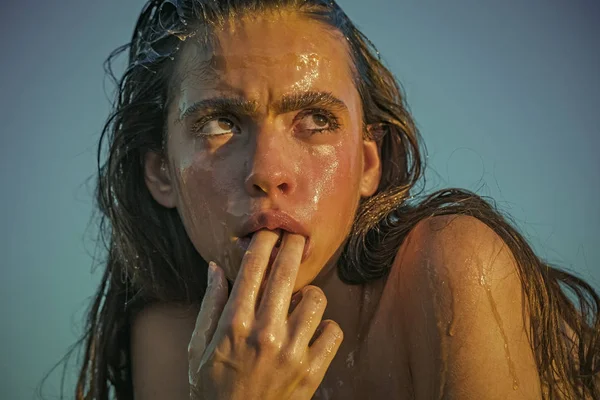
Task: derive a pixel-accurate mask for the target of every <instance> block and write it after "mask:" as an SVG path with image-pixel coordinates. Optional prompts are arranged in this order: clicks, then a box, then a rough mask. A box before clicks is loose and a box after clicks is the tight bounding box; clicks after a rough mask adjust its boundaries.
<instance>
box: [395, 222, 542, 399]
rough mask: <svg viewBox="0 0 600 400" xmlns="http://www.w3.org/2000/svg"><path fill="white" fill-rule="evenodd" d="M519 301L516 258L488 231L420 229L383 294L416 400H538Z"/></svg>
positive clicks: (451, 226) (473, 226)
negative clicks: (446, 399)
mask: <svg viewBox="0 0 600 400" xmlns="http://www.w3.org/2000/svg"><path fill="white" fill-rule="evenodd" d="M522 294H523V291H522V284H521V280H520V277H519V273H518V268H517V264H516V261H515V258H514V257H513V254H512V252H511V251H510V249H509V247H508V246H507V244H506V243H505V242H504V241H503V240H502V238H501V237H500V236H499V235H498V234H496V233H495V232H494V230H492V229H491V228H490V227H488V226H487V225H486V224H484V223H483V222H481V221H480V220H478V219H476V218H473V217H470V216H463V215H448V216H439V217H432V218H428V219H425V220H423V221H421V222H420V223H419V224H417V226H415V228H414V229H413V230H412V231H411V232H410V233H409V235H408V237H407V238H406V240H405V242H404V243H403V245H402V246H401V247H400V248H399V249H398V253H397V256H396V260H395V261H394V264H393V267H392V271H391V273H390V276H389V278H388V282H387V285H386V289H385V293H384V299H385V300H384V301H385V302H387V303H388V304H393V306H394V307H392V308H388V309H393V310H395V311H394V312H396V313H397V316H398V317H399V318H396V319H395V321H396V322H394V323H397V324H400V325H401V328H400V329H402V330H403V335H402V336H403V337H404V338H405V339H404V340H405V341H406V343H405V345H406V348H407V349H409V350H408V358H409V360H408V363H409V366H410V370H411V375H412V376H413V387H414V390H415V396H416V397H415V398H416V399H421V398H423V399H426V398H438V397H444V396H448V397H449V398H465V399H469V398H486V399H496V398H497V399H529V398H539V393H540V392H539V377H538V375H537V368H536V365H535V361H534V358H533V352H532V349H531V346H530V344H529V340H528V336H527V332H528V329H529V328H528V317H527V316H528V314H527V312H526V309H527V308H526V307H525V304H524V299H523V296H522ZM392 321H393V319H392Z"/></svg>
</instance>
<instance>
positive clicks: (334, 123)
mask: <svg viewBox="0 0 600 400" xmlns="http://www.w3.org/2000/svg"><path fill="white" fill-rule="evenodd" d="M309 115H323V116H324V117H325V118H327V125H328V126H327V128H321V129H311V131H312V132H313V134H315V133H323V132H335V131H337V130H338V129H340V127H341V125H340V121H339V119H338V118H337V117H336V116H335V115H334V114H333V113H331V112H329V111H327V110H324V109H322V108H311V109H308V110H303V111H301V112H300V113H298V115H297V116H296V118H294V121H297V120H301V119H302V118H304V117H307V116H309Z"/></svg>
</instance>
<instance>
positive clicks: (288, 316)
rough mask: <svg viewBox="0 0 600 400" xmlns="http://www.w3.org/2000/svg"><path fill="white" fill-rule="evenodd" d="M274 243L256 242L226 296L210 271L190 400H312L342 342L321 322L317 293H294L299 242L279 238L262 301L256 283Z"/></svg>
mask: <svg viewBox="0 0 600 400" xmlns="http://www.w3.org/2000/svg"><path fill="white" fill-rule="evenodd" d="M278 238H279V235H278V234H277V233H275V232H271V231H266V230H262V231H259V232H257V233H255V234H254V237H253V238H252V242H251V243H250V246H249V248H248V251H246V254H245V255H244V258H243V260H242V265H241V269H240V272H239V274H238V277H237V279H236V281H235V284H234V286H233V289H232V291H231V296H230V297H229V299H228V298H227V283H226V280H225V276H224V274H223V272H222V270H221V269H220V268H218V267H216V266H215V265H214V264H211V267H210V269H211V271H210V272H209V274H211V275H212V280H211V279H210V278H209V280H210V281H211V282H210V283H209V285H208V288H207V292H206V295H205V296H204V300H203V302H202V307H201V309H200V312H199V314H198V318H197V321H196V327H195V329H194V332H193V334H192V338H191V341H190V344H189V347H188V355H189V367H190V370H189V371H190V388H191V389H190V391H191V398H192V399H193V400H200V399H202V400H204V399H207V400H208V399H210V400H216V399H228V400H237V399H244V400H254V399H261V400H263V399H264V400H269V399H277V400H283V399H293V400H301V399H310V398H311V397H312V396H313V394H314V392H315V391H316V389H317V387H318V386H319V384H320V383H321V381H322V380H323V377H324V375H325V372H326V371H327V368H329V365H330V363H331V361H332V360H333V357H334V356H335V354H336V352H337V351H338V349H339V346H340V344H341V342H342V339H343V333H342V331H341V329H340V327H339V326H338V324H337V323H335V322H333V321H331V320H325V321H322V322H321V318H322V316H323V312H324V311H325V306H326V303H327V301H326V298H325V295H324V294H323V292H322V291H321V289H319V288H318V287H316V286H310V285H309V286H306V287H304V288H303V289H302V290H301V291H300V292H298V293H297V294H296V295H295V296H294V297H295V298H294V300H295V301H294V303H295V304H297V305H295V307H294V304H292V308H290V300H291V296H292V291H293V288H294V284H295V281H296V275H297V273H298V268H299V266H300V262H301V259H302V253H303V250H304V244H305V239H304V237H302V236H300V235H294V234H288V233H286V234H284V236H283V238H282V243H281V246H280V249H279V253H278V255H277V258H276V259H275V261H274V263H273V267H272V271H271V273H270V275H269V278H268V281H267V283H266V287H265V288H264V293H265V295H264V296H262V297H261V296H260V291H261V283H262V281H263V277H264V274H265V270H266V269H267V264H268V262H269V257H270V255H271V251H272V249H273V246H274V245H275V243H276V242H277V240H278Z"/></svg>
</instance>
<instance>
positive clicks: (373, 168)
mask: <svg viewBox="0 0 600 400" xmlns="http://www.w3.org/2000/svg"><path fill="white" fill-rule="evenodd" d="M371 128H372V126H369V127H368V128H367V129H369V130H371ZM368 136H369V137H372V138H373V137H374V138H378V137H379V135H378V133H377V132H370V135H368ZM362 172H363V173H362V178H361V182H360V195H361V196H362V197H369V196H372V195H373V194H374V193H375V192H376V191H377V188H378V187H379V181H380V180H381V156H380V154H379V143H378V141H377V139H375V140H373V139H368V138H365V139H363V171H362Z"/></svg>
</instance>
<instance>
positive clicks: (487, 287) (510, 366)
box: [479, 264, 519, 390]
mask: <svg viewBox="0 0 600 400" xmlns="http://www.w3.org/2000/svg"><path fill="white" fill-rule="evenodd" d="M479 270H480V273H481V276H480V279H479V283H480V284H481V285H483V286H484V287H485V292H486V293H487V298H488V301H489V303H490V307H491V308H492V313H493V314H494V319H495V320H496V325H498V330H499V331H500V335H501V336H502V340H503V341H504V355H505V358H506V362H507V363H508V372H509V374H510V375H511V376H512V378H513V389H515V387H516V388H518V386H519V381H518V379H517V372H516V370H515V364H514V363H513V362H512V360H511V357H510V349H509V348H508V336H506V332H505V331H504V324H503V323H502V318H501V317H500V313H499V312H498V307H497V306H496V303H495V302H494V298H493V297H492V286H491V285H490V284H489V283H488V282H486V280H485V278H484V275H483V274H484V271H483V264H481V266H480V269H479ZM515 390H516V389H515Z"/></svg>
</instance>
